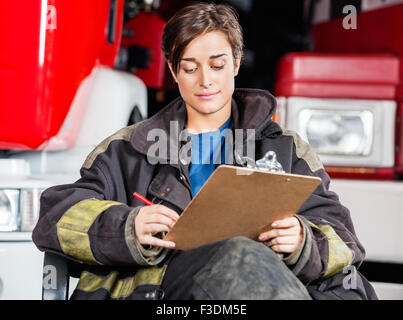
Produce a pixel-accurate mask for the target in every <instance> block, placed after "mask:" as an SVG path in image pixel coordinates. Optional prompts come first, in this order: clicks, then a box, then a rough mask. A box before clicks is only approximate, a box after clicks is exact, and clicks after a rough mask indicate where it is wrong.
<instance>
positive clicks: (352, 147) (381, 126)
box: [284, 97, 397, 168]
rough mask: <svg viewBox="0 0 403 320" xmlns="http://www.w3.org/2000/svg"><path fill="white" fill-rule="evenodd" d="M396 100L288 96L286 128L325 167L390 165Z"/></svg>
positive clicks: (393, 154) (391, 161)
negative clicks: (313, 153)
mask: <svg viewBox="0 0 403 320" xmlns="http://www.w3.org/2000/svg"><path fill="white" fill-rule="evenodd" d="M396 108H397V105H396V102H395V101H389V100H358V99H331V98H329V99H318V98H307V97H289V98H287V101H286V112H285V113H284V114H285V116H286V121H285V127H286V128H287V129H289V130H294V131H296V132H297V133H298V134H299V135H300V136H301V138H302V139H303V140H305V141H307V142H308V143H309V144H310V145H311V146H312V148H313V149H314V150H315V151H316V152H317V153H318V155H319V157H320V159H321V161H322V162H323V164H324V165H325V167H327V168H329V167H351V168H363V167H365V168H392V167H393V165H394V161H395V142H394V140H395V126H396V123H395V122H396V121H395V119H396Z"/></svg>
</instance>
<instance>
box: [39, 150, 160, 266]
mask: <svg viewBox="0 0 403 320" xmlns="http://www.w3.org/2000/svg"><path fill="white" fill-rule="evenodd" d="M87 159H88V158H87ZM108 161H109V162H111V160H110V159H108V156H107V155H105V154H103V155H102V156H98V158H97V159H96V160H95V161H93V162H92V165H91V166H90V167H84V166H83V167H82V168H81V171H80V174H81V178H80V179H79V180H78V181H77V182H75V183H73V184H66V185H59V186H54V187H51V188H49V189H47V190H45V191H44V192H43V193H42V196H41V203H40V216H39V220H38V223H37V225H36V226H35V228H34V230H33V233H32V239H33V241H34V243H35V245H36V246H37V247H38V248H39V249H40V250H41V251H52V252H55V253H59V254H61V255H63V256H65V257H66V258H69V259H72V260H74V261H77V262H82V263H86V264H92V265H113V266H154V265H157V264H158V263H160V262H161V261H162V260H163V259H164V258H165V256H166V254H167V249H163V248H157V247H153V248H151V249H150V250H146V249H145V248H143V247H142V246H141V244H140V243H139V242H138V241H137V239H136V236H135V231H134V219H135V217H136V215H137V213H138V212H139V210H140V208H141V207H129V206H127V205H126V204H125V203H124V202H125V201H122V199H123V197H122V196H120V197H117V196H116V194H117V190H115V189H117V184H119V178H117V179H116V177H119V169H118V167H119V163H118V162H116V161H115V162H114V163H113V165H112V164H111V163H109V165H108ZM112 167H113V176H114V179H112V172H111V171H112V169H111V168H112ZM120 188H123V187H122V186H120ZM119 192H120V193H122V192H121V191H119Z"/></svg>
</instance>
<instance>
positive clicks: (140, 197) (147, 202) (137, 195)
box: [133, 192, 177, 222]
mask: <svg viewBox="0 0 403 320" xmlns="http://www.w3.org/2000/svg"><path fill="white" fill-rule="evenodd" d="M133 196H135V197H136V198H137V199H139V200H140V201H142V202H144V203H145V204H146V205H148V206H152V205H153V204H154V203H152V202H151V201H150V200H148V199H147V198H144V197H143V196H142V195H141V194H139V193H137V192H134V193H133ZM171 219H172V220H174V221H175V222H176V221H177V220H176V219H173V218H171Z"/></svg>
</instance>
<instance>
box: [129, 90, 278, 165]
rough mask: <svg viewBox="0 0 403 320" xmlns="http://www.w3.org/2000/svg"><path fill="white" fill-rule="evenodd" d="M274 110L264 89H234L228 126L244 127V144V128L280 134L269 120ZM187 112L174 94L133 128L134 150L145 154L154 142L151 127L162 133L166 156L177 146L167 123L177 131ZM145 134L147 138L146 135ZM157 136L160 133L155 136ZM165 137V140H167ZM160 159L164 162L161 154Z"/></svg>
mask: <svg viewBox="0 0 403 320" xmlns="http://www.w3.org/2000/svg"><path fill="white" fill-rule="evenodd" d="M275 109H276V99H275V98H274V97H273V96H272V95H271V94H270V93H269V92H268V91H266V90H260V89H235V91H234V94H233V96H232V104H231V117H232V129H243V130H244V137H243V138H244V143H246V138H247V133H246V129H255V138H256V140H260V139H262V138H263V137H268V136H274V135H278V134H281V132H282V130H281V128H280V126H279V125H278V124H276V123H275V122H274V121H272V120H271V117H272V115H273V114H274V111H275ZM186 120H187V111H186V107H185V102H184V101H183V99H182V97H178V98H176V99H175V100H173V101H172V102H171V103H169V104H168V105H167V106H166V107H165V108H163V109H162V110H161V111H159V112H158V113H157V114H155V115H154V116H153V117H151V118H149V119H147V120H145V121H143V122H142V123H141V124H139V125H138V126H137V127H136V129H135V130H134V131H133V134H132V136H131V138H130V142H131V144H132V146H133V148H134V149H135V150H137V151H138V152H140V153H142V154H144V155H147V151H148V150H150V149H149V148H150V147H151V146H152V145H153V144H154V143H155V142H156V141H155V140H154V139H155V137H152V136H149V135H150V132H151V130H153V129H154V130H155V129H157V131H154V132H156V133H157V134H158V132H159V133H162V132H164V135H163V136H165V137H166V139H167V141H162V142H163V143H166V145H167V152H166V154H167V158H168V159H169V158H170V156H169V155H170V150H171V146H176V147H177V148H179V147H180V145H179V146H178V143H179V141H178V136H177V135H175V134H172V132H171V129H172V128H171V126H170V122H171V121H174V123H177V124H178V127H177V129H178V132H181V131H182V130H185V124H186ZM148 136H149V140H151V141H149V140H147V137H148ZM158 136H159V137H160V135H158ZM168 140H169V143H168ZM160 159H162V160H166V161H168V159H164V157H161V158H160Z"/></svg>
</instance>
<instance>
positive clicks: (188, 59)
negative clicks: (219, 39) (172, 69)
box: [181, 53, 227, 62]
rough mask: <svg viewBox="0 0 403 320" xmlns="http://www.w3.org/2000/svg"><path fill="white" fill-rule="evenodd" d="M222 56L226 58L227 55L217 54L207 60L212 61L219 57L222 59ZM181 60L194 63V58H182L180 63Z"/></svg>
mask: <svg viewBox="0 0 403 320" xmlns="http://www.w3.org/2000/svg"><path fill="white" fill-rule="evenodd" d="M222 56H227V54H226V53H221V54H217V55H214V56H210V57H209V59H210V60H212V59H217V58H220V57H222ZM182 60H185V61H191V62H195V61H196V58H182V59H181V61H182Z"/></svg>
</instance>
